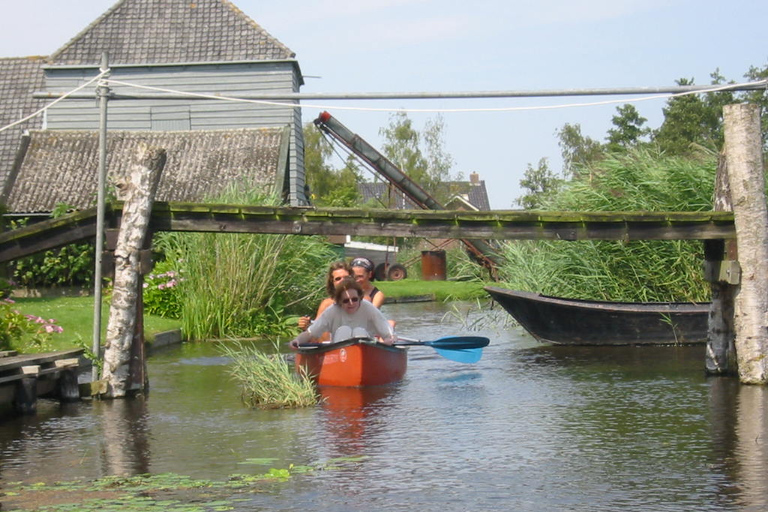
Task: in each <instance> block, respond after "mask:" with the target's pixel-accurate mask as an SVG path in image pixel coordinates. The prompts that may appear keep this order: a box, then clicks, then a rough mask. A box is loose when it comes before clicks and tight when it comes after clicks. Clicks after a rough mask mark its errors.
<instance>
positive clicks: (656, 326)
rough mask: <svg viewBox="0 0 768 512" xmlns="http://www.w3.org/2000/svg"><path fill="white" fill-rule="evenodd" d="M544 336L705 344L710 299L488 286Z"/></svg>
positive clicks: (561, 340)
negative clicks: (603, 296) (611, 297)
mask: <svg viewBox="0 0 768 512" xmlns="http://www.w3.org/2000/svg"><path fill="white" fill-rule="evenodd" d="M485 291H487V292H488V293H489V294H490V295H491V297H493V298H494V300H495V301H496V302H498V303H499V304H500V305H501V307H503V308H504V309H505V310H506V311H507V312H508V313H509V314H510V315H512V316H513V317H514V318H515V319H516V320H517V321H518V322H519V323H520V325H522V326H523V327H524V328H525V330H527V331H528V332H529V333H531V335H532V336H533V337H534V338H536V339H537V340H539V341H542V342H547V343H555V344H558V345H694V344H700V343H706V341H707V323H708V318H709V303H706V302H705V303H699V304H697V303H691V302H602V301H591V300H579V299H564V298H558V297H548V296H546V295H541V294H539V293H530V292H519V291H513V290H505V289H503V288H497V287H495V286H486V287H485Z"/></svg>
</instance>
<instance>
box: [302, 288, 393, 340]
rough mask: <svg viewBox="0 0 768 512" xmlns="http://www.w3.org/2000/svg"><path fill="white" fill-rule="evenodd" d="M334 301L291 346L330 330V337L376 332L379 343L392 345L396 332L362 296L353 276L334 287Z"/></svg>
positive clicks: (365, 335)
mask: <svg viewBox="0 0 768 512" xmlns="http://www.w3.org/2000/svg"><path fill="white" fill-rule="evenodd" d="M333 298H334V304H333V305H332V306H330V307H329V308H328V309H326V310H325V311H324V312H323V314H322V315H320V317H319V318H317V319H316V320H315V322H314V323H313V324H312V325H310V326H309V327H308V328H307V330H306V331H304V332H302V333H301V334H299V335H298V336H297V337H296V338H295V339H294V340H292V341H291V347H293V348H297V347H298V346H299V344H302V343H307V342H309V341H310V340H311V339H312V338H317V337H318V336H319V335H321V334H322V333H324V332H326V331H329V332H331V333H332V335H333V341H341V340H344V339H349V338H352V337H372V336H379V337H380V338H381V341H382V343H386V344H388V345H391V344H392V343H394V341H395V332H394V329H393V328H392V326H391V325H390V323H389V321H388V320H387V319H386V317H385V316H384V315H383V314H382V313H381V311H379V310H378V309H377V308H376V306H374V305H373V304H371V303H370V302H369V301H366V300H363V289H362V287H361V286H360V285H359V284H357V282H356V281H355V280H354V278H352V277H345V278H344V279H342V280H341V282H340V283H339V284H338V285H337V286H336V289H335V290H334V295H333Z"/></svg>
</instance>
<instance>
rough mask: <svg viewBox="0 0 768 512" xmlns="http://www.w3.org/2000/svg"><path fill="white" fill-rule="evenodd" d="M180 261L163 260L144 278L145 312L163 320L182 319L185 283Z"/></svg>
mask: <svg viewBox="0 0 768 512" xmlns="http://www.w3.org/2000/svg"><path fill="white" fill-rule="evenodd" d="M181 263H182V262H180V261H170V260H163V261H161V262H159V263H157V264H156V265H155V271H154V272H153V273H152V274H149V275H147V276H145V277H144V294H143V297H144V311H145V312H146V313H149V314H151V315H157V316H161V317H163V318H180V317H181V293H180V286H181V283H182V282H183V281H184V278H183V277H181V275H182V272H183V270H182V269H181V266H180V265H181Z"/></svg>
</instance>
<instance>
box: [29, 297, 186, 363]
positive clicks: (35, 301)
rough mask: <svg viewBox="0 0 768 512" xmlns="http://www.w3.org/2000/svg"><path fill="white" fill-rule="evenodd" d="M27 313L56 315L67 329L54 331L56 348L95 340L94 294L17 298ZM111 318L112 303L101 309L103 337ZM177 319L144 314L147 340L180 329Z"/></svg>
mask: <svg viewBox="0 0 768 512" xmlns="http://www.w3.org/2000/svg"><path fill="white" fill-rule="evenodd" d="M14 300H15V301H16V304H18V306H19V310H21V312H22V313H24V314H32V315H37V316H40V317H42V318H53V319H55V320H56V323H57V324H58V325H60V326H61V327H62V328H63V329H64V332H62V333H59V334H53V335H52V336H51V342H52V344H53V350H66V349H70V348H75V347H80V346H83V345H85V346H87V347H90V346H91V343H92V340H93V297H30V298H18V299H14ZM108 320H109V305H104V307H103V308H102V309H101V336H102V340H103V339H104V338H105V337H106V332H107V322H108ZM180 325H181V323H180V322H179V321H178V320H172V319H169V318H161V317H158V316H154V315H146V314H145V315H144V332H145V335H146V338H147V341H150V342H151V341H152V339H153V338H154V335H155V334H156V333H159V332H163V331H169V330H171V329H178V328H179V326H180Z"/></svg>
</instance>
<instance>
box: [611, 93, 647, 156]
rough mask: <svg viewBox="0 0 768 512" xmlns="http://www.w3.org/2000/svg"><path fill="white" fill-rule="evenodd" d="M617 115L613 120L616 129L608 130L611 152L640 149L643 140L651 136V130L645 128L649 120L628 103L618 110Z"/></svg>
mask: <svg viewBox="0 0 768 512" xmlns="http://www.w3.org/2000/svg"><path fill="white" fill-rule="evenodd" d="M616 111H617V114H616V115H615V116H613V118H611V122H612V123H613V126H614V128H611V129H610V130H608V147H607V149H608V150H609V151H623V150H627V149H629V148H634V147H638V145H639V144H640V143H641V142H642V140H643V139H644V138H646V137H648V136H649V135H650V134H651V129H650V128H648V127H646V126H644V125H645V123H646V122H647V121H648V119H646V118H644V117H643V116H641V115H640V113H639V112H638V111H637V108H636V107H635V106H634V105H632V104H631V103H628V104H626V105H622V106H620V107H617V108H616Z"/></svg>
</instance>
